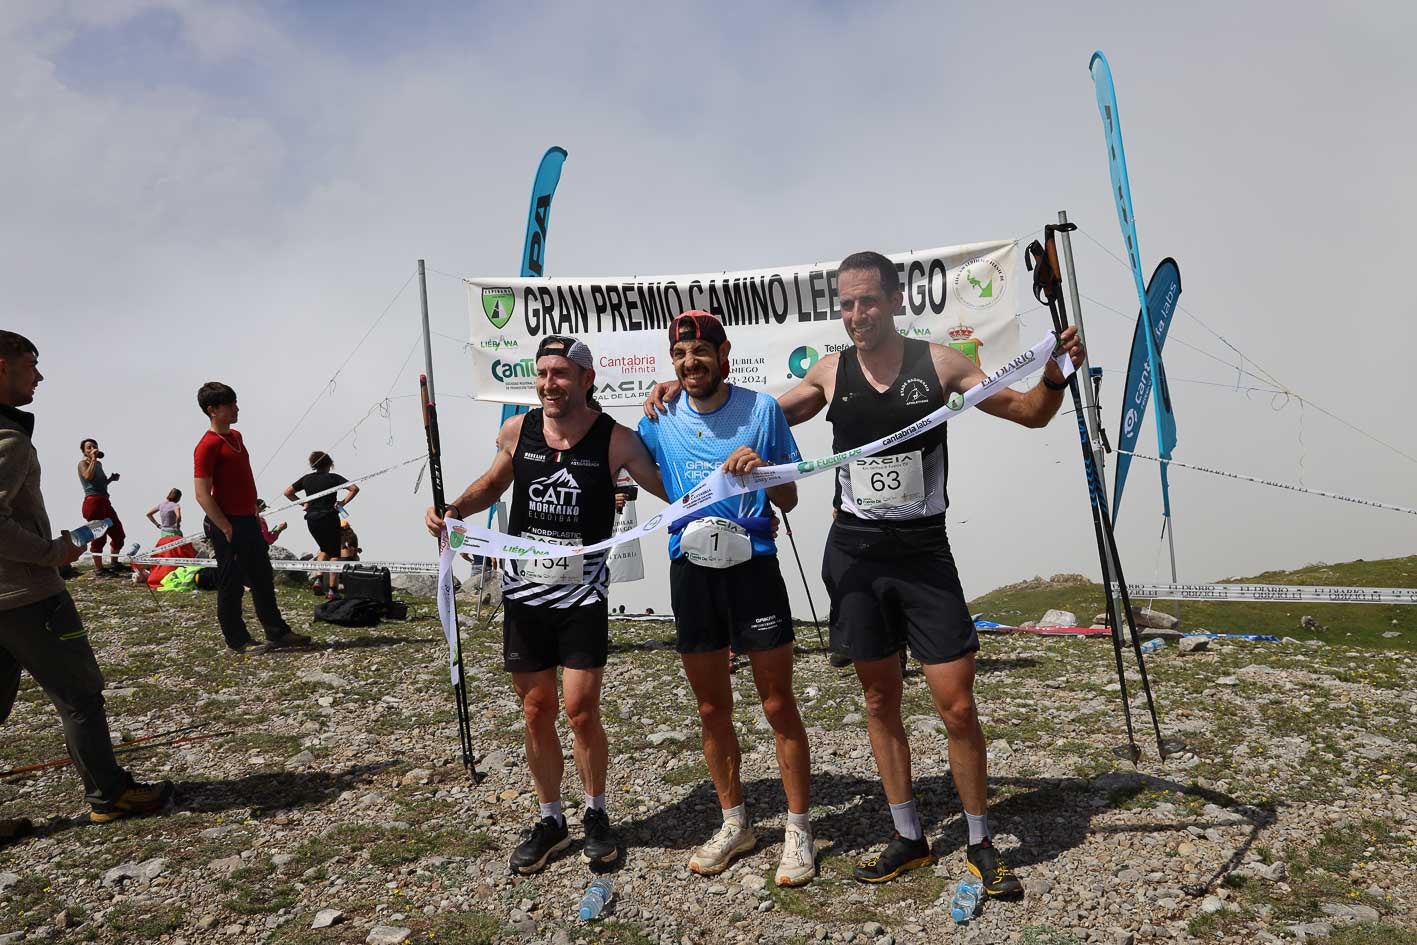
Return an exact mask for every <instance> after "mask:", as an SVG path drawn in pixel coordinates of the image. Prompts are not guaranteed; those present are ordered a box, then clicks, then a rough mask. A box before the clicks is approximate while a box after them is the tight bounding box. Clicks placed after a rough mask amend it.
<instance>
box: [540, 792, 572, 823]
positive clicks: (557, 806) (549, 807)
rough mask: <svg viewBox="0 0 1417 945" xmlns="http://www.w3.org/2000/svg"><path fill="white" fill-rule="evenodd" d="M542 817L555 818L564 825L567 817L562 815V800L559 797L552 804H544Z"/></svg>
mask: <svg viewBox="0 0 1417 945" xmlns="http://www.w3.org/2000/svg"><path fill="white" fill-rule="evenodd" d="M541 816H542V817H543V818H545V817H555V818H556V819H557V820H558V821H560V822H561V823H563V824H564V823H565V822H566V817H565V815H564V814H562V813H561V799H560V798H559V797H558V798H556V800H554V801H552V802H551V803H550V804H542V805H541Z"/></svg>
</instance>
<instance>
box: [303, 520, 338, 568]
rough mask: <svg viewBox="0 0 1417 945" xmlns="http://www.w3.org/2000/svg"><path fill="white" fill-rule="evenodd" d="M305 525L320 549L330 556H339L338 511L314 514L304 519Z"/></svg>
mask: <svg viewBox="0 0 1417 945" xmlns="http://www.w3.org/2000/svg"><path fill="white" fill-rule="evenodd" d="M305 527H306V528H308V529H310V537H311V538H313V539H315V544H317V545H319V546H320V550H321V551H323V552H324V553H325V554H327V555H329V556H330V557H331V558H338V557H339V532H340V524H339V513H338V512H325V513H324V514H323V515H316V516H313V517H311V518H307V519H306V520H305Z"/></svg>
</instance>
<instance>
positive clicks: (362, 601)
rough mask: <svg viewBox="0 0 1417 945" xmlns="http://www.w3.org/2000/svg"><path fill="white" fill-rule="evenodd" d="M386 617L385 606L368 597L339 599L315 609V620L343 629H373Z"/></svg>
mask: <svg viewBox="0 0 1417 945" xmlns="http://www.w3.org/2000/svg"><path fill="white" fill-rule="evenodd" d="M383 617H384V605H383V604H382V603H380V602H379V601H376V600H369V599H368V598H367V597H337V598H335V599H334V600H327V601H325V602H324V603H323V604H320V605H319V606H318V607H316V608H315V619H316V620H323V621H324V622H325V623H337V624H339V625H340V626H342V627H372V626H374V625H375V624H377V623H378V622H379V621H380V620H382V619H383Z"/></svg>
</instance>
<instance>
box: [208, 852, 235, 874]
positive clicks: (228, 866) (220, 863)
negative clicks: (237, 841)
mask: <svg viewBox="0 0 1417 945" xmlns="http://www.w3.org/2000/svg"><path fill="white" fill-rule="evenodd" d="M241 866H242V863H241V857H239V856H224V857H222V858H221V859H219V860H212V861H211V862H210V863H208V864H207V868H208V869H213V870H216V871H217V872H219V873H234V872H235V871H237V870H239V869H241Z"/></svg>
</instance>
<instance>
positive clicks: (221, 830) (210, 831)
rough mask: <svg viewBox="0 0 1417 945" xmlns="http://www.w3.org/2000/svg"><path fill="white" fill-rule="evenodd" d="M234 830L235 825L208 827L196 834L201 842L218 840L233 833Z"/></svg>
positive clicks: (235, 828)
mask: <svg viewBox="0 0 1417 945" xmlns="http://www.w3.org/2000/svg"><path fill="white" fill-rule="evenodd" d="M236 830H237V827H236V825H235V824H224V825H223V826H220V827H208V828H207V829H206V830H203V831H202V832H201V833H199V834H197V836H199V837H201V838H202V839H203V840H220V839H221V838H222V837H224V836H226V835H227V834H229V833H235V832H236Z"/></svg>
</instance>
